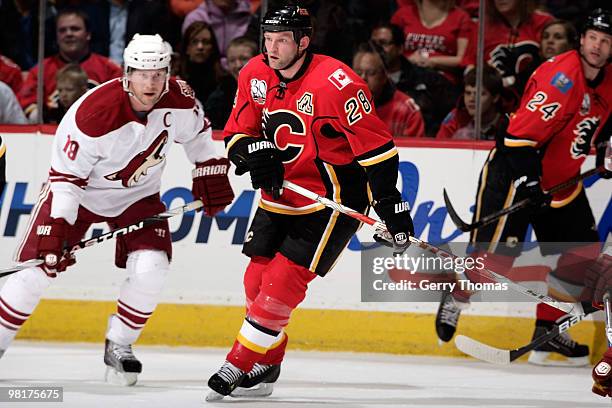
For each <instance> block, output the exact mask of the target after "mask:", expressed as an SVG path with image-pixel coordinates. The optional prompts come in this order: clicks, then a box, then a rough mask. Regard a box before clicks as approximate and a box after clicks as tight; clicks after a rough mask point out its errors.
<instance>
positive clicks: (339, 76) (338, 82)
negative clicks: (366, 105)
mask: <svg viewBox="0 0 612 408" xmlns="http://www.w3.org/2000/svg"><path fill="white" fill-rule="evenodd" d="M327 79H329V82H331V83H332V84H334V86H335V87H336V88H338V90H340V91H341V90H343V89H344V87H345V86H347V85H348V84H350V83H351V82H353V80H352V79H351V78H349V76H348V75H347V74H346V72H344V70H343V69H342V68H338V69H337V70H335V71H334V73H333V74H331V75H330V76H329V77H328V78H327Z"/></svg>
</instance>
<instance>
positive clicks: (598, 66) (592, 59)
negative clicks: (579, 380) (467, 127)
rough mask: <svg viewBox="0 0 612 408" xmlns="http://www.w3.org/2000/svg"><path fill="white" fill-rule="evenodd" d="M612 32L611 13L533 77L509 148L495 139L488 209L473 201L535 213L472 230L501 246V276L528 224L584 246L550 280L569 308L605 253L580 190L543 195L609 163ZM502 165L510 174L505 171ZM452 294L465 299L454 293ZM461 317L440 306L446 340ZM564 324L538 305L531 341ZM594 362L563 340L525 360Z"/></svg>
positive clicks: (511, 127) (506, 138) (592, 22)
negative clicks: (606, 127) (591, 165)
mask: <svg viewBox="0 0 612 408" xmlns="http://www.w3.org/2000/svg"><path fill="white" fill-rule="evenodd" d="M611 25H612V18H611V15H610V12H608V11H604V10H601V9H597V10H595V11H594V12H593V13H592V14H591V15H590V16H589V17H588V19H587V21H586V24H585V30H584V32H583V33H582V35H581V38H580V49H579V50H572V51H568V52H566V53H563V54H560V55H558V56H556V57H554V58H552V59H550V60H548V61H547V62H545V63H544V64H542V65H541V66H540V67H539V68H538V69H537V70H536V71H535V72H534V74H533V75H532V76H531V78H530V79H529V81H528V82H527V86H526V87H525V94H524V95H523V98H522V100H521V103H520V106H519V108H518V110H517V111H516V112H515V113H514V114H513V115H512V116H511V117H510V121H509V124H508V127H507V130H506V131H505V132H503V133H502V135H503V140H499V141H498V147H497V148H496V149H494V151H492V152H491V154H490V157H493V156H495V157H496V159H495V160H497V163H501V165H500V164H498V165H497V166H498V167H497V174H498V179H497V180H490V179H489V178H488V177H487V176H486V172H485V171H484V170H483V174H484V177H485V178H487V181H490V184H488V185H486V188H487V189H488V193H487V195H486V197H488V198H486V197H485V199H486V200H487V201H488V203H487V202H486V201H485V202H479V203H477V210H480V209H481V208H482V209H483V211H484V212H486V211H487V210H488V209H489V208H490V207H488V206H497V208H499V206H498V203H496V202H495V201H496V200H497V201H498V202H499V199H501V202H502V203H504V202H505V205H504V206H510V205H512V204H513V203H516V202H518V201H520V200H523V199H525V198H530V200H531V201H532V202H533V203H535V204H534V207H532V209H531V210H532V211H527V212H519V213H517V214H513V215H510V216H507V217H506V216H505V217H502V218H500V220H499V221H498V222H497V223H496V224H491V225H490V226H486V227H483V228H479V229H477V230H475V231H473V244H480V245H484V243H492V242H496V243H499V245H497V248H496V250H494V251H493V250H491V251H490V253H488V254H487V255H488V260H489V262H495V263H496V264H497V265H498V266H500V265H501V266H502V268H504V267H507V268H509V267H510V266H511V265H512V261H513V258H512V256H508V253H511V252H514V250H515V249H518V250H519V251H520V245H518V243H519V242H520V241H522V240H523V237H524V236H525V233H526V230H527V226H528V224H529V223H531V224H532V226H533V229H534V231H535V234H536V237H537V239H538V242H540V243H559V242H563V243H580V245H578V244H576V245H574V246H573V247H572V248H571V250H565V251H564V252H563V254H561V256H560V258H559V260H558V262H557V266H556V269H555V270H553V272H552V273H551V274H550V275H549V276H548V284H549V292H550V294H551V295H553V296H555V297H557V298H559V299H561V300H563V301H569V302H575V301H576V300H577V299H581V289H582V286H583V280H584V268H583V267H582V266H583V265H584V264H585V263H586V264H588V263H589V262H591V261H593V260H594V259H595V258H596V256H597V254H598V252H599V249H600V243H599V235H598V232H597V228H596V225H595V219H594V216H593V213H592V211H591V208H590V205H589V202H588V199H587V196H586V193H585V191H584V187H583V184H582V183H578V184H576V185H573V186H571V187H568V188H567V189H565V190H563V191H560V192H558V193H556V194H555V195H553V196H552V197H551V196H549V195H548V194H545V193H544V191H546V190H549V189H550V188H551V187H552V186H555V185H557V184H560V183H562V182H564V181H566V180H569V179H571V178H573V177H575V176H577V175H578V174H579V173H580V168H581V166H582V164H583V163H584V161H585V159H586V157H587V155H588V154H589V152H590V150H591V147H592V146H597V149H598V151H599V154H598V164H600V163H599V162H600V161H601V160H602V158H603V154H601V153H602V151H601V149H602V146H604V145H602V144H601V143H598V142H597V140H600V139H601V138H602V137H609V133H607V132H602V131H601V128H602V127H603V124H604V123H606V121H607V120H608V118H609V117H610V112H611V108H612V67H611V66H610V64H609V60H610V58H611V56H612V51H611V47H612V28H611ZM489 160H490V163H493V161H492V160H491V159H489ZM500 160H501V162H500ZM500 166H503V167H504V168H507V169H508V170H504V172H503V173H502V172H501V171H499V169H500V168H502V167H500ZM604 176H606V177H607V174H606V175H604ZM502 178H503V179H502ZM506 179H508V182H507V183H506ZM510 179H511V180H512V181H511V182H510V181H509V180H510ZM484 187H485V186H481V188H480V190H479V192H480V191H484ZM496 197H497V198H496ZM483 200H484V199H483ZM479 201H480V196H479ZM537 207H543V208H537ZM494 246H496V245H491V247H494ZM566 248H567V246H566ZM557 249H558V245H557ZM541 251H542V253H543V255H549V254H552V253H557V251H556V250H555V249H554V248H553V251H554V252H549V250H548V249H546V247H541ZM487 252H489V250H487ZM491 252H495V253H491ZM514 255H516V254H514ZM577 260H579V262H577ZM492 269H494V268H492ZM453 296H454V297H455V298H461V297H465V295H464V296H462V295H461V294H457V293H454V294H453ZM583 300H584V299H583ZM443 309H444V310H443ZM460 310H461V307H459V305H458V304H456V302H454V301H452V299H450V297H447V298H446V299H445V300H444V302H443V305H442V306H441V310H440V311H439V317H444V316H447V317H448V316H450V317H452V318H450V319H445V320H446V323H445V326H444V328H445V330H443V331H446V332H447V334H449V335H448V336H447V338H448V339H450V337H452V335H453V334H454V330H455V327H456V325H457V319H458V317H459V313H460ZM564 318H566V316H565V315H564V313H563V312H560V311H559V310H557V309H554V308H552V307H551V306H548V305H546V304H538V307H537V309H536V319H537V320H536V328H535V332H534V337H538V336H540V335H542V334H544V333H545V332H546V331H547V330H549V329H551V328H552V326H553V325H554V324H555V322H560V321H561V320H563V319H564ZM446 341H448V340H446ZM588 354H589V350H588V346H586V345H580V344H577V343H576V342H575V341H573V340H572V339H571V338H570V337H569V335H568V334H567V333H563V334H561V335H559V336H557V337H556V338H554V339H553V340H551V341H549V342H548V343H546V344H544V345H542V346H540V347H538V348H536V349H535V351H533V352H532V353H531V355H530V356H529V362H530V363H533V364H540V365H561V364H568V365H585V364H587V363H588V358H587V357H588ZM554 355H556V357H559V356H562V357H565V360H559V359H555V358H549V357H552V356H554Z"/></svg>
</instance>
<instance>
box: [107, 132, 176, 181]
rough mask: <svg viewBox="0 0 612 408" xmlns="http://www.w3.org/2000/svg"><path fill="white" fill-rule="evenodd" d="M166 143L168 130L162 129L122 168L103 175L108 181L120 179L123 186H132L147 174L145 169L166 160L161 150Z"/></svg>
mask: <svg viewBox="0 0 612 408" xmlns="http://www.w3.org/2000/svg"><path fill="white" fill-rule="evenodd" d="M166 143H168V131H166V130H164V131H163V132H161V133H160V134H159V136H157V138H155V140H154V141H153V143H151V145H150V146H149V147H147V149H146V150H143V151H142V152H140V153H138V154H137V155H136V156H134V158H132V160H130V162H129V163H128V164H127V166H125V167H124V168H123V169H121V170H119V171H118V172H116V173H112V174H109V175H108V176H104V178H105V179H107V180H110V181H117V180H121V184H122V185H123V187H132V186H134V185H135V184H136V183H138V181H139V180H140V178H141V177H142V176H146V175H147V171H148V170H149V169H150V168H151V167H154V166H157V165H158V164H160V163H162V162H163V161H164V160H166V156H165V155H162V154H161V152H162V150H163V149H164V146H165V145H166Z"/></svg>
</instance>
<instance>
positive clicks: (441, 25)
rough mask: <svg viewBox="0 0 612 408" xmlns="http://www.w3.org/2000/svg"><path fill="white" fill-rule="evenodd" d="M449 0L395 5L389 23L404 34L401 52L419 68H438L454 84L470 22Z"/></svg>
mask: <svg viewBox="0 0 612 408" xmlns="http://www.w3.org/2000/svg"><path fill="white" fill-rule="evenodd" d="M453 3H454V2H453V1H452V0H416V1H415V2H414V4H411V5H405V6H403V7H401V8H399V9H398V10H397V11H396V12H395V14H394V15H393V17H391V23H393V24H397V25H398V26H400V27H401V28H402V29H403V30H404V33H405V34H406V40H405V46H404V53H405V55H406V57H407V58H408V59H409V60H410V62H412V63H413V64H416V65H418V66H421V67H426V68H433V69H436V70H439V71H440V72H441V73H443V74H444V75H445V76H446V77H447V78H449V79H450V80H452V81H454V82H455V83H458V81H459V78H460V77H459V67H460V64H461V61H462V59H463V56H464V54H465V50H466V49H467V47H468V42H469V39H470V37H471V35H472V31H474V30H473V23H472V21H471V19H470V16H469V15H468V14H467V12H465V11H464V10H462V9H460V8H458V7H455V6H454V5H453Z"/></svg>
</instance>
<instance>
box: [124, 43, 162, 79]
mask: <svg viewBox="0 0 612 408" xmlns="http://www.w3.org/2000/svg"><path fill="white" fill-rule="evenodd" d="M171 56H172V50H171V48H170V47H168V43H166V42H164V40H163V39H162V38H161V36H160V35H159V34H155V35H141V34H134V37H133V38H132V40H131V41H130V42H129V44H128V45H127V47H125V50H124V51H123V61H124V65H125V70H126V72H127V69H128V68H135V69H160V68H167V69H168V70H170V59H171Z"/></svg>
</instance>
